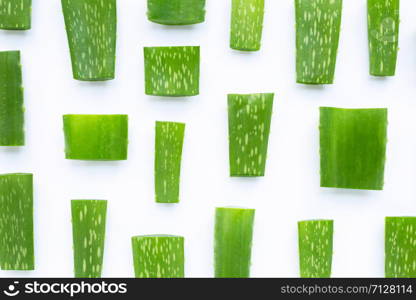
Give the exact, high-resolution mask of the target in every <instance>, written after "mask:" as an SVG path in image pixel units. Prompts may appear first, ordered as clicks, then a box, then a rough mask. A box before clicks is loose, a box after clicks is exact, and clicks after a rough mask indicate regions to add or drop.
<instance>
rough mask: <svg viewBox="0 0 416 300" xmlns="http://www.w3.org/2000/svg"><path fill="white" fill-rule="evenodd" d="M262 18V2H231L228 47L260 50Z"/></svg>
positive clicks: (251, 0) (249, 0)
mask: <svg viewBox="0 0 416 300" xmlns="http://www.w3.org/2000/svg"><path fill="white" fill-rule="evenodd" d="M263 18H264V0H232V10H231V38H230V47H231V48H232V49H236V50H242V51H258V50H260V46H261V36H262V33H263Z"/></svg>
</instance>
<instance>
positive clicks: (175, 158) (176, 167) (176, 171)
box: [155, 122, 185, 203]
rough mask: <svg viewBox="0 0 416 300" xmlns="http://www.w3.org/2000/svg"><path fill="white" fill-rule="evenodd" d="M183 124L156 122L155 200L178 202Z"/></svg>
mask: <svg viewBox="0 0 416 300" xmlns="http://www.w3.org/2000/svg"><path fill="white" fill-rule="evenodd" d="M184 134H185V124H183V123H176V122H156V142H155V152H156V153H155V193H156V202H159V203H178V202H179V183H180V175H181V159H182V148H183V140H184Z"/></svg>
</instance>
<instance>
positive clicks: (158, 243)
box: [132, 235, 185, 278]
mask: <svg viewBox="0 0 416 300" xmlns="http://www.w3.org/2000/svg"><path fill="white" fill-rule="evenodd" d="M132 247H133V261H134V272H135V276H136V278H182V277H184V273H185V271H184V269H185V266H184V265H185V263H184V262H185V256H184V238H183V237H181V236H174V235H142V236H135V237H133V238H132Z"/></svg>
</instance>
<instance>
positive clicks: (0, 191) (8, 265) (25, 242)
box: [0, 173, 35, 271]
mask: <svg viewBox="0 0 416 300" xmlns="http://www.w3.org/2000/svg"><path fill="white" fill-rule="evenodd" d="M0 267H1V269H2V270H18V271H28V270H34V269H35V255H34V239H33V175H32V174H24V173H14V174H3V175H0Z"/></svg>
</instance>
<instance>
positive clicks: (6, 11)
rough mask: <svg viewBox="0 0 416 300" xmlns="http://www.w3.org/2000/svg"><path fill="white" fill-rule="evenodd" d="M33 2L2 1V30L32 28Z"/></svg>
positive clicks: (0, 27) (0, 10) (0, 9)
mask: <svg viewBox="0 0 416 300" xmlns="http://www.w3.org/2000/svg"><path fill="white" fill-rule="evenodd" d="M31 15H32V0H1V1H0V29H7V30H27V29H30V26H31Z"/></svg>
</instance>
